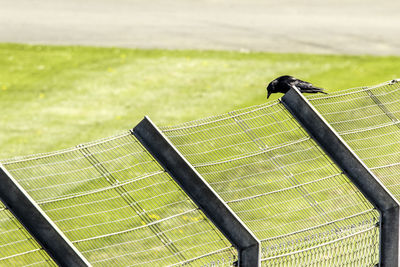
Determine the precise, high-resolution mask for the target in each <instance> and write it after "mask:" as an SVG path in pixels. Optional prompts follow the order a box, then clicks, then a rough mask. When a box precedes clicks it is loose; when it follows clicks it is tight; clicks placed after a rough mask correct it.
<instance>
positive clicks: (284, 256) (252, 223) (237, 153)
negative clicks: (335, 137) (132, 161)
mask: <svg viewBox="0 0 400 267" xmlns="http://www.w3.org/2000/svg"><path fill="white" fill-rule="evenodd" d="M163 132H164V134H165V135H166V136H167V137H168V138H169V139H170V140H171V142H172V143H173V144H174V145H175V146H176V147H177V149H178V150H180V151H181V153H182V154H183V155H184V156H185V157H186V158H187V159H188V160H189V162H190V163H191V164H192V165H193V166H194V167H195V168H196V169H197V171H199V173H200V174H201V175H202V176H203V177H204V178H205V179H206V181H207V182H208V183H209V184H210V185H211V186H212V187H213V188H214V190H215V191H216V192H217V193H218V194H219V195H220V196H221V197H222V198H223V199H224V201H225V202H226V203H227V204H228V205H229V206H230V207H231V208H232V210H233V211H234V212H235V213H236V214H237V215H238V216H239V217H240V218H241V219H242V221H243V222H244V223H245V224H246V225H247V226H248V227H249V228H250V230H251V231H252V232H253V233H254V234H255V235H256V236H257V238H258V239H259V240H260V241H261V245H262V262H263V264H265V265H270V264H274V263H280V262H281V261H282V262H285V264H287V265H289V266H290V265H296V266H297V265H298V264H300V263H301V262H302V261H303V260H304V257H305V258H310V257H311V256H306V255H313V256H315V257H319V256H318V255H319V254H325V256H324V257H322V259H323V260H322V261H323V262H324V264H326V265H332V264H335V262H337V261H338V259H343V262H345V263H346V264H347V263H348V264H349V265H350V263H354V262H363V263H365V265H366V266H372V265H374V264H375V263H377V261H378V253H379V252H378V243H379V242H378V238H379V234H378V233H379V230H378V222H379V214H378V212H377V211H376V210H375V209H374V208H373V207H372V205H371V204H370V203H369V202H368V201H367V200H366V199H365V198H364V197H363V196H362V195H361V193H360V192H359V191H358V190H357V189H356V188H355V187H354V186H353V185H352V183H351V182H350V181H349V179H348V178H347V177H346V175H344V174H343V173H342V172H341V171H340V169H339V168H338V167H337V166H336V165H335V164H334V163H333V162H332V161H331V160H330V159H329V158H328V157H327V156H326V155H325V153H324V152H323V151H322V150H321V148H319V146H318V145H317V144H316V143H315V142H314V141H313V140H312V139H311V138H310V137H309V136H308V134H307V133H306V132H305V131H304V130H303V129H302V127H301V126H300V125H299V124H298V123H297V121H296V120H295V119H294V118H293V117H292V115H291V114H290V113H289V112H288V111H287V110H286V109H285V107H284V106H283V105H282V104H280V103H273V104H266V105H261V106H256V107H251V108H248V109H244V110H240V111H235V112H230V113H227V114H225V115H221V116H217V117H212V118H208V119H204V120H199V121H195V122H191V123H185V124H182V125H179V126H175V127H164V128H163ZM349 227H350V228H351V229H352V230H351V231H349V230H348V229H349ZM327 233H329V234H327ZM316 236H317V237H318V238H316ZM356 236H357V238H358V239H357V238H356ZM355 239H357V240H365V243H363V242H359V243H360V244H362V245H361V246H362V248H360V249H359V250H357V251H359V253H357V252H351V253H350V252H349V251H347V250H342V249H335V248H336V247H337V246H338V245H337V244H339V243H340V244H342V245H343V247H345V246H351V245H352V244H353V243H354V242H353V241H354V240H355ZM344 244H346V245H344ZM314 253H315V254H314ZM328 255H331V256H328ZM366 255H369V256H368V257H366ZM305 262H307V261H305ZM285 264H284V265H285ZM304 264H307V263H304Z"/></svg>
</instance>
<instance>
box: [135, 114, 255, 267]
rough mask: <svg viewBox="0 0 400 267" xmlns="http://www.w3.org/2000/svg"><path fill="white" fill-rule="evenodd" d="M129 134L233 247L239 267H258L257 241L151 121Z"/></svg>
mask: <svg viewBox="0 0 400 267" xmlns="http://www.w3.org/2000/svg"><path fill="white" fill-rule="evenodd" d="M132 134H133V135H135V136H136V138H137V139H138V140H139V141H140V142H141V143H142V145H143V146H144V147H145V148H146V149H147V150H148V151H149V152H150V154H151V155H152V156H153V157H154V158H155V159H156V160H157V161H158V162H159V163H160V165H161V166H162V167H163V168H164V169H165V170H166V171H167V172H168V173H169V174H170V175H171V177H173V179H174V180H175V181H176V182H177V183H178V184H179V186H180V187H181V188H182V189H183V190H184V191H185V192H186V194H187V195H188V196H189V197H190V198H191V199H192V200H193V202H194V203H196V205H197V206H198V207H199V208H200V209H201V210H202V211H203V212H204V214H205V215H206V216H207V217H208V218H209V219H210V220H211V221H212V222H213V223H214V225H215V226H216V227H217V228H218V229H219V230H220V231H221V232H222V233H223V234H224V235H225V237H226V238H227V239H228V240H229V241H230V242H231V243H232V245H233V246H235V248H236V249H237V250H238V254H239V255H238V264H239V266H241V267H242V266H244V267H255V266H260V242H259V241H258V239H257V238H256V237H255V236H254V234H253V233H252V232H251V231H250V230H249V229H248V228H247V227H246V226H245V225H244V224H243V222H242V221H241V220H240V219H239V218H238V217H237V216H236V215H235V214H234V212H233V211H232V210H231V209H230V208H229V207H228V206H227V205H226V203H225V202H224V201H223V200H222V199H221V198H220V197H219V196H218V195H217V193H216V192H215V191H214V190H213V189H212V188H211V187H210V186H209V185H208V183H207V182H206V181H205V180H204V179H203V178H202V177H201V175H200V174H199V173H198V172H197V171H196V170H195V169H194V168H193V166H192V165H191V164H190V163H189V162H188V161H187V160H186V159H185V158H184V157H183V156H182V154H180V153H179V151H178V150H177V149H176V148H175V147H174V146H173V145H172V143H171V142H169V140H168V139H167V138H166V137H165V136H164V134H163V133H162V132H161V131H160V130H159V129H158V128H157V127H156V126H155V125H154V124H153V123H152V122H151V120H150V119H149V118H148V117H145V118H144V119H143V120H142V121H141V122H140V123H139V124H138V125H137V126H136V127H135V128H133V130H132Z"/></svg>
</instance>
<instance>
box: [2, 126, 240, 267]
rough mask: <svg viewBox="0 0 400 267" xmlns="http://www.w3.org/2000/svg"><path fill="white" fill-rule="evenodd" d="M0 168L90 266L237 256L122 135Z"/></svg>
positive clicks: (190, 261)
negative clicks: (80, 253) (69, 241)
mask: <svg viewBox="0 0 400 267" xmlns="http://www.w3.org/2000/svg"><path fill="white" fill-rule="evenodd" d="M3 165H4V166H5V167H6V168H7V170H8V171H9V172H10V173H11V174H12V175H13V177H14V178H16V179H17V180H18V182H19V183H20V184H21V185H22V186H23V187H24V188H25V190H26V191H27V192H28V193H29V194H30V195H31V196H32V197H33V199H34V200H35V201H36V202H37V203H38V204H39V205H40V207H41V208H42V209H43V210H44V211H45V212H46V214H47V215H48V216H49V217H50V218H51V219H52V220H53V221H54V222H55V223H56V225H57V226H58V227H59V228H60V229H61V230H62V231H63V232H64V234H65V235H66V236H67V237H68V238H69V239H70V240H71V241H72V243H73V244H74V245H75V246H76V247H77V248H78V249H79V250H80V251H81V252H82V254H83V255H84V256H85V257H86V258H87V259H88V260H89V262H90V263H91V264H93V265H94V266H110V265H116V266H165V265H177V264H178V265H183V264H187V265H193V264H194V263H195V265H201V264H202V263H204V262H210V261H218V260H220V261H222V260H223V261H224V262H225V263H226V264H228V262H230V264H232V262H233V261H234V260H235V257H236V255H237V252H236V249H235V248H233V247H232V246H231V244H230V243H229V242H228V241H227V240H226V238H225V237H224V236H223V235H222V234H221V233H220V232H219V231H218V229H216V227H215V226H214V225H212V224H211V223H210V222H209V221H208V219H207V218H205V216H204V214H203V213H202V212H201V211H200V210H199V209H198V208H197V207H196V206H195V205H194V203H193V202H192V201H191V200H190V199H189V198H188V197H187V195H186V194H185V193H184V192H183V191H182V190H181V189H180V188H179V187H178V186H177V184H176V183H175V182H174V181H173V180H172V179H171V177H170V176H169V175H168V174H167V173H166V172H165V171H164V170H163V169H162V168H161V167H160V166H159V165H158V164H157V163H156V162H155V161H154V159H153V158H152V157H151V155H149V154H148V152H147V151H146V150H145V149H144V148H143V147H142V146H141V145H140V143H139V142H138V141H137V140H136V138H135V137H133V135H131V133H129V132H127V133H125V134H121V135H119V136H115V137H111V138H109V139H105V140H101V141H98V142H93V143H90V144H84V145H79V146H77V147H75V148H72V149H67V150H64V151H61V152H54V153H47V154H41V155H34V156H27V157H23V158H19V159H16V160H9V161H5V162H3Z"/></svg>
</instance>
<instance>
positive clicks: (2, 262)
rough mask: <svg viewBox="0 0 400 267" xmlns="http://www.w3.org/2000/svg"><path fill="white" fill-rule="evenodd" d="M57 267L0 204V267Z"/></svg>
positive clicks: (0, 203)
mask: <svg viewBox="0 0 400 267" xmlns="http://www.w3.org/2000/svg"><path fill="white" fill-rule="evenodd" d="M28 265H29V266H57V264H56V263H55V262H54V261H53V259H52V258H51V257H50V256H49V255H48V254H47V252H46V251H45V250H44V249H43V248H42V247H41V246H40V245H39V244H38V243H37V242H36V240H35V239H34V238H33V237H32V236H31V235H30V234H29V233H28V231H26V230H25V228H24V227H23V226H22V225H21V223H20V222H19V221H18V220H17V218H15V217H14V215H13V214H12V213H11V212H10V211H9V210H8V209H7V208H6V206H5V205H4V204H3V203H2V202H0V266H28Z"/></svg>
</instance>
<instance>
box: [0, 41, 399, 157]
mask: <svg viewBox="0 0 400 267" xmlns="http://www.w3.org/2000/svg"><path fill="white" fill-rule="evenodd" d="M0 66H1V68H0V102H1V113H0V123H1V125H2V131H1V132H0V145H1V148H2V149H1V151H0V158H2V159H4V158H10V157H13V156H19V155H26V154H32V153H40V152H48V151H54V150H59V149H63V148H67V147H71V146H74V145H77V144H79V143H84V142H88V141H92V140H95V139H99V138H102V137H106V136H110V135H113V134H115V133H119V132H121V131H123V130H126V129H129V128H131V127H133V126H134V125H136V123H137V122H138V121H139V120H140V119H141V118H142V117H143V116H144V115H149V116H150V117H151V118H152V120H153V121H154V122H156V123H157V124H159V125H174V124H177V123H181V122H185V121H188V120H193V119H198V118H202V117H205V116H209V115H214V114H219V113H222V112H226V111H230V110H233V109H237V108H242V107H246V106H250V105H254V104H261V103H263V102H265V101H266V92H265V85H266V84H267V83H268V82H269V81H270V80H272V79H273V78H275V77H277V76H279V75H282V74H291V75H294V76H297V77H299V78H302V79H305V80H309V81H311V82H313V83H314V84H316V85H318V86H321V87H325V88H327V91H333V90H337V89H344V88H349V87H356V86H362V85H372V84H376V83H380V82H383V81H386V80H389V79H393V78H398V77H400V74H399V72H400V71H399V70H400V57H373V56H328V55H309V54H272V53H240V52H218V51H165V50H134V49H121V48H93V47H61V46H60V47H57V46H30V45H19V44H18V45H17V44H0ZM278 97H280V95H276V96H275V98H278Z"/></svg>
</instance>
